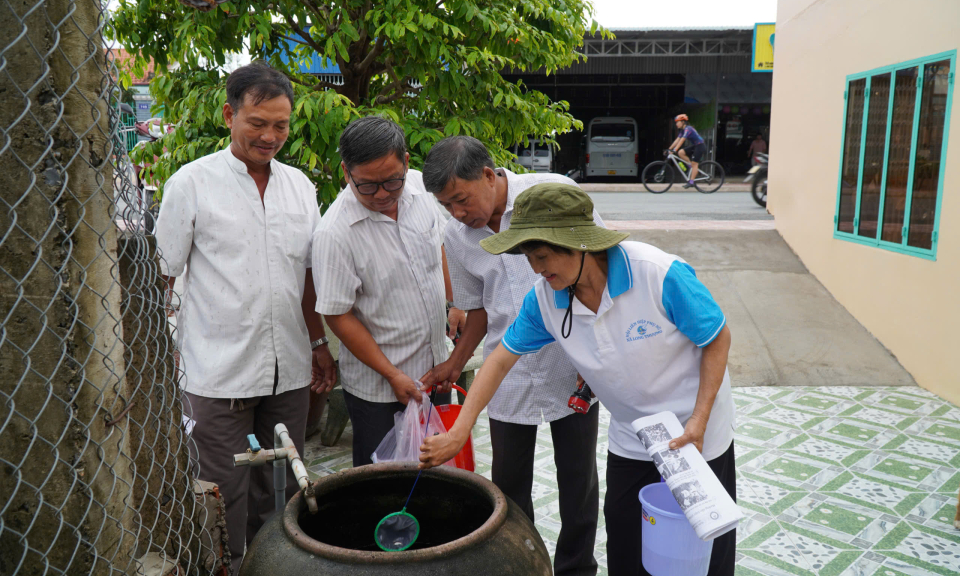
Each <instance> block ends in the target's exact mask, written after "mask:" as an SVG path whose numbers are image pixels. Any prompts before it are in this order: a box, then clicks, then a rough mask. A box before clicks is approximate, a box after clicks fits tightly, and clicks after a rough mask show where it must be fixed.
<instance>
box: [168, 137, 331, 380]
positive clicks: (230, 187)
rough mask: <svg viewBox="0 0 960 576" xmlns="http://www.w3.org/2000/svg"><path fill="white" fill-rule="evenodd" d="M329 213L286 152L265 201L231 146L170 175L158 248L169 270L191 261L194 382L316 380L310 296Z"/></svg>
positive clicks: (180, 322)
mask: <svg viewBox="0 0 960 576" xmlns="http://www.w3.org/2000/svg"><path fill="white" fill-rule="evenodd" d="M319 220H320V210H319V209H318V208H317V191H316V187H315V186H314V185H313V183H311V182H310V180H309V179H307V177H306V176H305V175H304V174H303V172H301V171H300V170H297V169H296V168H294V167H292V166H287V165H285V164H281V163H280V162H277V161H276V160H272V161H271V162H270V180H269V182H268V183H267V188H266V190H265V191H264V194H263V201H262V202H261V200H260V193H259V191H258V190H257V184H256V182H254V180H253V177H251V176H250V174H248V173H247V167H246V165H245V164H244V163H243V162H241V161H240V160H238V159H237V157H236V156H234V155H233V153H232V152H231V151H230V149H229V148H228V149H226V150H223V151H221V152H216V153H214V154H210V155H209V156H204V157H203V158H200V159H199V160H196V161H194V162H191V163H189V164H187V165H186V166H184V167H182V168H180V170H178V171H177V173H176V174H174V175H173V176H172V177H171V178H170V179H169V180H167V184H166V186H165V187H164V194H163V202H162V203H161V204H160V217H159V218H158V219H157V246H158V247H159V248H160V252H161V254H162V255H163V259H162V260H161V261H160V271H161V273H162V274H165V275H168V276H180V275H181V274H183V273H184V269H185V268H186V274H185V275H184V277H183V283H182V286H183V302H182V304H181V305H180V312H179V313H178V314H177V328H178V332H179V347H180V359H181V360H180V366H181V367H182V368H183V372H184V383H183V388H184V390H186V391H188V392H191V393H193V394H197V395H198V396H206V397H208V398H250V397H254V396H269V395H271V394H274V393H277V394H279V393H282V392H288V391H290V390H296V389H298V388H303V387H304V386H306V385H308V384H309V383H310V337H309V335H308V334H307V325H306V323H305V322H304V320H303V309H302V308H301V306H300V300H301V299H302V298H303V285H304V278H305V275H306V272H307V268H308V267H309V266H310V242H311V239H312V236H313V230H314V228H315V227H316V225H317V223H318V222H319ZM277 367H279V376H280V377H279V380H278V385H277V388H276V390H274V387H273V382H274V372H275V370H276V368H277Z"/></svg>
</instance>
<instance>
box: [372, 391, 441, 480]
mask: <svg viewBox="0 0 960 576" xmlns="http://www.w3.org/2000/svg"><path fill="white" fill-rule="evenodd" d="M428 408H429V410H430V411H431V413H432V415H431V416H430V425H429V430H428V429H427V409H428ZM393 423H394V425H393V429H392V430H390V432H388V433H387V435H386V436H384V437H383V440H381V441H380V445H379V446H377V449H376V451H374V453H373V455H372V456H371V457H370V459H371V460H373V462H374V463H378V462H419V461H420V446H421V445H422V444H423V439H424V438H426V437H427V436H435V435H437V434H444V433H446V431H447V429H446V428H445V427H444V425H443V422H442V421H441V420H440V413H439V412H437V408H436V406H434V405H433V404H431V403H430V397H429V396H427V395H426V394H423V402H421V403H419V404H417V403H416V402H413V401H410V402H409V403H407V407H406V408H405V409H404V410H403V412H397V413H396V414H394V415H393ZM443 465H444V466H453V465H454V463H453V460H452V459H451V460H449V461H448V462H444V464H443Z"/></svg>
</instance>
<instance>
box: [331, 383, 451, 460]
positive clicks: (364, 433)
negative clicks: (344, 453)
mask: <svg viewBox="0 0 960 576" xmlns="http://www.w3.org/2000/svg"><path fill="white" fill-rule="evenodd" d="M343 399H344V400H345V401H346V403H347V413H348V414H349V415H350V423H351V424H352V425H353V465H354V467H357V466H363V465H365V464H373V460H371V459H370V456H372V455H373V453H374V452H375V451H376V450H377V446H379V445H380V442H381V441H382V440H383V437H384V436H386V435H387V433H388V432H390V430H392V429H393V415H394V414H396V413H397V412H402V411H403V409H404V408H406V406H404V405H403V404H401V403H400V402H370V401H369V400H364V399H362V398H358V397H357V396H354V395H353V394H350V393H349V392H347V391H346V390H344V391H343ZM436 402H437V404H449V403H450V393H449V392H447V393H446V394H437V398H436Z"/></svg>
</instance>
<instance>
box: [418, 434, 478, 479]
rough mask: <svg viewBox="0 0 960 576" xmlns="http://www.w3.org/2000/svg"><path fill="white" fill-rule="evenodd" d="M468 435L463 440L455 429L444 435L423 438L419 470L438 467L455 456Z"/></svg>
mask: <svg viewBox="0 0 960 576" xmlns="http://www.w3.org/2000/svg"><path fill="white" fill-rule="evenodd" d="M467 438H469V434H468V435H467V436H465V437H463V438H461V437H460V434H458V433H457V432H455V428H453V429H451V430H450V432H447V433H446V434H438V435H436V436H430V437H429V438H424V440H423V444H421V445H420V469H421V470H425V469H427V468H433V467H434V466H440V465H441V464H443V463H444V462H447V461H448V460H450V459H451V458H453V457H454V456H456V455H457V453H458V452H460V450H462V449H463V445H464V444H466V443H467Z"/></svg>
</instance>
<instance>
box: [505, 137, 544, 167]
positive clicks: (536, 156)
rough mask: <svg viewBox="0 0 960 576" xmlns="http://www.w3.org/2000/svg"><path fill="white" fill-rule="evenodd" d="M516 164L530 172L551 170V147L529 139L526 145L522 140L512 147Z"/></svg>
mask: <svg viewBox="0 0 960 576" xmlns="http://www.w3.org/2000/svg"><path fill="white" fill-rule="evenodd" d="M513 153H514V154H516V155H517V164H519V165H521V166H523V167H524V168H526V169H527V170H530V171H532V172H553V147H552V146H550V145H548V144H546V143H541V142H540V141H539V140H535V139H531V140H530V144H529V145H528V146H524V145H523V142H521V143H519V144H517V145H515V146H514V147H513Z"/></svg>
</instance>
